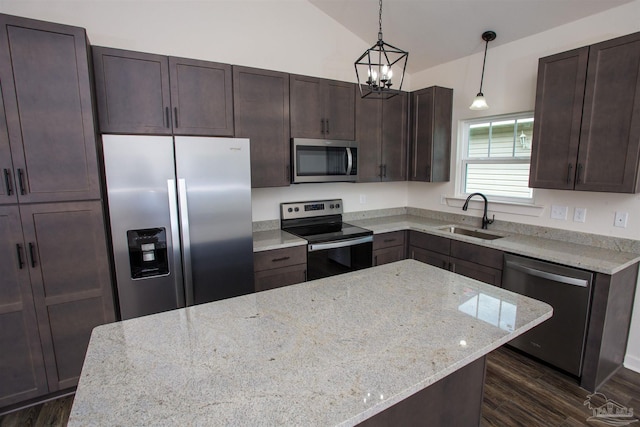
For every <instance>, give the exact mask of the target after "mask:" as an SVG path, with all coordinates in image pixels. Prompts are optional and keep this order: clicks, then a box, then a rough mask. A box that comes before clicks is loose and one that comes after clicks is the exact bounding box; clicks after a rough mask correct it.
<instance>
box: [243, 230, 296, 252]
mask: <svg viewBox="0 0 640 427" xmlns="http://www.w3.org/2000/svg"><path fill="white" fill-rule="evenodd" d="M306 244H307V241H306V240H304V239H302V238H300V237H297V236H294V235H293V234H289V233H287V232H286V231H282V230H280V229H277V230H266V231H254V232H253V252H261V251H268V250H271V249H282V248H290V247H292V246H303V245H306Z"/></svg>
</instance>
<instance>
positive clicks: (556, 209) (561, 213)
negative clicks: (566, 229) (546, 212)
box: [551, 205, 569, 221]
mask: <svg viewBox="0 0 640 427" xmlns="http://www.w3.org/2000/svg"><path fill="white" fill-rule="evenodd" d="M567 212H569V208H568V207H566V206H558V205H551V218H553V219H561V220H563V221H566V220H567Z"/></svg>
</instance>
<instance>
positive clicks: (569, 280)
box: [502, 254, 593, 377]
mask: <svg viewBox="0 0 640 427" xmlns="http://www.w3.org/2000/svg"><path fill="white" fill-rule="evenodd" d="M592 280H593V273H591V272H589V271H585V270H579V269H577V268H572V267H566V266H562V265H557V264H551V263H548V262H543V261H539V260H535V259H530V258H524V257H520V256H516V255H511V254H505V257H504V270H503V275H502V287H503V288H505V289H508V290H510V291H513V292H516V293H518V294H521V295H526V296H528V297H531V298H534V299H537V300H540V301H544V302H546V303H547V304H549V305H551V306H552V307H553V317H552V318H551V319H549V320H547V321H546V322H544V323H542V324H541V325H539V326H537V327H535V328H533V329H532V330H530V331H529V332H527V333H525V334H523V335H521V336H519V337H517V338H516V339H514V340H512V341H511V342H509V344H510V345H512V346H513V347H515V348H518V349H520V350H522V351H524V352H525V353H528V354H530V355H532V356H534V357H537V358H538V359H541V360H543V361H545V362H547V363H549V364H551V365H553V366H556V367H558V368H560V369H562V370H564V371H566V372H568V373H570V374H573V375H575V376H577V377H579V376H580V375H581V373H582V358H583V355H584V343H585V337H586V332H587V321H588V318H589V307H590V305H591V304H590V302H591V283H592Z"/></svg>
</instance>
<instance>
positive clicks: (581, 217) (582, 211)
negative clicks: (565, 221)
mask: <svg viewBox="0 0 640 427" xmlns="http://www.w3.org/2000/svg"><path fill="white" fill-rule="evenodd" d="M586 219H587V208H575V210H574V211H573V220H574V221H575V222H584V221H585V220H586Z"/></svg>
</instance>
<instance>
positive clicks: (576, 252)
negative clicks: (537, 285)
mask: <svg viewBox="0 0 640 427" xmlns="http://www.w3.org/2000/svg"><path fill="white" fill-rule="evenodd" d="M347 222H349V223H350V224H353V225H357V226H359V227H363V228H367V229H369V230H372V231H373V232H374V234H379V233H386V232H391V231H398V230H416V231H421V232H425V233H430V234H435V235H438V236H443V237H448V238H450V239H456V240H461V241H465V242H469V243H474V244H476V245H480V246H486V247H488V248H493V249H499V250H501V251H504V252H510V253H514V254H518V255H524V256H529V257H532V258H537V259H541V260H544V261H551V262H555V263H558V264H563V265H568V266H571V267H577V268H582V269H585V270H590V271H594V272H597V273H604V274H614V273H617V272H618V271H620V270H623V269H624V268H626V267H628V266H630V265H632V264H635V263H637V262H638V261H640V255H639V254H636V253H630V252H623V251H615V250H611V249H604V248H600V247H596V246H590V245H585V244H577V243H571V242H563V241H560V240H554V239H547V238H543V237H536V236H529V235H525V234H518V233H514V232H511V231H496V230H492V229H489V230H487V231H488V232H490V233H492V234H498V235H502V236H505V237H502V238H500V239H496V240H484V239H479V238H476V237H470V236H464V235H458V234H453V233H450V232H447V231H444V230H441V228H442V227H445V226H449V225H459V224H456V223H453V222H448V221H443V220H439V219H433V218H424V217H420V216H414V215H395V216H386V217H379V218H370V219H362V220H351V221H347ZM461 227H462V228H469V229H474V227H470V226H468V225H462V226H461ZM475 229H477V228H475Z"/></svg>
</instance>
